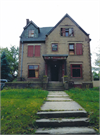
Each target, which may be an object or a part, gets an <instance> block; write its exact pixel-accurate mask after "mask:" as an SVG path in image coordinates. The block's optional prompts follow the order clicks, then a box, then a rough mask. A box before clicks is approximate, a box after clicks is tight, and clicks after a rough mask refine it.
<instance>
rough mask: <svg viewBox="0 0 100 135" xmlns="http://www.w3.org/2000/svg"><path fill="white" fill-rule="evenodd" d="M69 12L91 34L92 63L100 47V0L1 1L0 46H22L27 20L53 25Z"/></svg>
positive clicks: (38, 24) (37, 23)
mask: <svg viewBox="0 0 100 135" xmlns="http://www.w3.org/2000/svg"><path fill="white" fill-rule="evenodd" d="M66 13H67V14H69V16H71V17H72V18H73V19H74V20H75V21H76V22H77V23H78V25H79V26H81V27H82V28H83V30H85V31H86V33H88V34H90V38H91V42H90V47H91V53H92V64H93V63H94V60H95V58H96V57H95V52H97V51H98V49H97V47H98V46H100V0H0V47H3V48H5V47H8V48H10V46H11V45H14V46H15V47H17V46H18V47H19V41H20V38H19V36H20V35H21V33H22V31H23V27H25V26H26V19H29V20H32V21H33V22H34V23H35V24H36V25H37V26H38V27H50V26H55V25H56V24H57V23H58V22H59V21H60V19H62V17H63V16H64V15H65V14H66Z"/></svg>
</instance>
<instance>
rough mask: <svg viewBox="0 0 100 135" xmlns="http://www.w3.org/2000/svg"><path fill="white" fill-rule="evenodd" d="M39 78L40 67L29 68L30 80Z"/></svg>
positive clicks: (31, 66)
mask: <svg viewBox="0 0 100 135" xmlns="http://www.w3.org/2000/svg"><path fill="white" fill-rule="evenodd" d="M38 77H39V66H38V65H29V66H28V78H38Z"/></svg>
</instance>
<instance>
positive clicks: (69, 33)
mask: <svg viewBox="0 0 100 135" xmlns="http://www.w3.org/2000/svg"><path fill="white" fill-rule="evenodd" d="M61 36H63V37H73V36H74V30H73V28H61Z"/></svg>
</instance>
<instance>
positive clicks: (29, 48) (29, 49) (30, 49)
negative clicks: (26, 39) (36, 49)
mask: <svg viewBox="0 0 100 135" xmlns="http://www.w3.org/2000/svg"><path fill="white" fill-rule="evenodd" d="M27 56H28V57H33V46H28V55H27Z"/></svg>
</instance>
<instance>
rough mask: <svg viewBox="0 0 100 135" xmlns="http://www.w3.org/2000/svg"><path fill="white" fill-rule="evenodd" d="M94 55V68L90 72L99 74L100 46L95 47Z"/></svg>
mask: <svg viewBox="0 0 100 135" xmlns="http://www.w3.org/2000/svg"><path fill="white" fill-rule="evenodd" d="M95 54H96V59H95V63H94V64H95V67H92V70H93V71H94V72H99V74H100V46H98V47H97V49H96V52H95Z"/></svg>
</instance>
